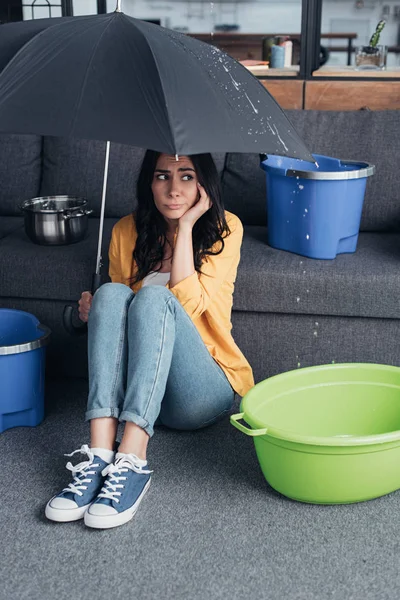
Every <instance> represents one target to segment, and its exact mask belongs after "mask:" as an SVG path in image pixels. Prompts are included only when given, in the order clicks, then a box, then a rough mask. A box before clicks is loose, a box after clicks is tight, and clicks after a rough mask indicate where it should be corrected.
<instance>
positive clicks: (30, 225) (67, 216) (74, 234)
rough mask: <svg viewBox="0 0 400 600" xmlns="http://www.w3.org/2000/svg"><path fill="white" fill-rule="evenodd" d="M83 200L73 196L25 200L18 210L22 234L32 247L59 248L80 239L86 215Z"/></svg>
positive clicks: (84, 226) (81, 238)
mask: <svg viewBox="0 0 400 600" xmlns="http://www.w3.org/2000/svg"><path fill="white" fill-rule="evenodd" d="M86 205H87V200H85V198H78V197H75V196H42V197H38V198H32V199H31V200H25V202H23V203H22V204H21V205H20V206H19V209H20V210H21V211H23V212H24V222H25V231H26V234H27V236H28V237H29V238H30V240H31V241H32V242H34V243H35V244H41V245H44V246H61V245H65V244H74V243H76V242H80V241H81V240H83V239H84V237H85V235H86V232H87V226H88V215H89V214H90V213H92V212H93V210H88V209H86V208H85V207H86Z"/></svg>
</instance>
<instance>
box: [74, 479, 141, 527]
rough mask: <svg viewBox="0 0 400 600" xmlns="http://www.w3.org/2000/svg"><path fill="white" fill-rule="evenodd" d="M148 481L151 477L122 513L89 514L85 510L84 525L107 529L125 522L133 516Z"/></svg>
mask: <svg viewBox="0 0 400 600" xmlns="http://www.w3.org/2000/svg"><path fill="white" fill-rule="evenodd" d="M150 482H151V478H150V479H149V480H148V482H147V483H146V485H145V486H144V488H143V490H142V493H141V494H140V496H139V497H138V499H137V500H136V502H135V504H134V505H133V506H131V507H130V508H127V509H126V510H124V512H122V513H115V514H114V515H91V514H90V512H88V511H86V512H85V516H84V522H85V525H87V526H88V527H93V528H95V529H109V528H111V527H118V525H124V523H127V522H128V521H130V520H131V519H132V518H133V517H134V515H135V513H136V511H137V509H138V508H139V504H140V503H141V501H142V500H143V496H144V495H145V493H146V492H147V490H148V489H149V487H150Z"/></svg>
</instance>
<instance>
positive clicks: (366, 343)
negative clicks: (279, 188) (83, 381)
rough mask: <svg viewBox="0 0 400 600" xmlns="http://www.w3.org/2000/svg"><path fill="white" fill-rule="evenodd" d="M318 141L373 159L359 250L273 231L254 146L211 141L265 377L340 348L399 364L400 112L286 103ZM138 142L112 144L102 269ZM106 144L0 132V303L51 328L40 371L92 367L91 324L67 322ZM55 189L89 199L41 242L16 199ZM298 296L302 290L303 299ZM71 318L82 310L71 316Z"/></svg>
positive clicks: (88, 271) (62, 373) (83, 267)
mask: <svg viewBox="0 0 400 600" xmlns="http://www.w3.org/2000/svg"><path fill="white" fill-rule="evenodd" d="M287 114H288V116H289V118H290V119H291V120H292V122H293V124H294V125H295V127H296V129H297V130H298V132H299V133H300V134H301V135H302V136H303V138H304V140H305V141H306V143H307V144H308V146H309V148H310V149H311V151H312V152H314V153H319V154H327V155H329V156H335V157H338V158H343V159H358V160H366V161H368V162H371V163H373V164H375V165H376V174H375V175H374V176H373V177H372V178H370V179H369V180H368V183H367V192H366V198H365V204H364V209H363V215H362V222H361V233H360V236H359V241H358V248H357V251H356V253H355V254H342V255H338V257H337V258H336V259H335V260H315V259H308V258H305V257H301V256H299V255H295V254H291V253H288V252H284V251H280V250H276V249H273V248H271V247H269V246H268V245H267V228H266V227H267V218H266V191H265V174H264V172H263V171H262V170H261V169H260V167H259V157H258V155H257V154H255V155H243V154H226V155H221V154H220V155H216V156H215V160H216V163H217V166H218V169H219V172H220V174H221V178H222V187H223V196H224V201H225V207H226V208H227V209H228V210H230V211H232V212H234V213H235V214H237V215H238V216H239V217H240V219H241V220H242V222H243V225H244V231H245V233H244V239H243V245H242V254H241V262H240V265H239V269H238V276H237V280H236V285H235V294H234V305H233V314H232V323H233V336H234V338H235V341H236V342H237V344H238V346H239V347H240V348H241V350H242V351H243V353H244V354H245V356H246V357H247V359H248V360H249V362H250V364H251V365H252V367H253V371H254V377H255V381H256V382H259V381H261V380H263V379H265V378H267V377H270V376H272V375H275V374H277V373H281V372H285V371H289V370H292V369H296V368H298V367H299V366H300V367H306V366H311V365H317V364H326V363H331V362H332V361H335V362H376V363H386V364H391V365H399V364H400V310H399V308H400V192H399V182H398V163H399V156H400V112H397V111H382V112H363V111H359V112H322V111H321V112H320V111H287ZM143 152H144V151H143V150H141V149H138V148H132V147H129V146H124V145H118V144H114V145H112V146H111V155H110V172H109V178H108V192H107V206H106V212H105V224H104V236H103V250H102V262H103V266H102V282H103V283H105V282H107V281H110V279H109V277H108V245H109V241H110V236H111V230H112V227H113V225H114V224H115V223H116V222H117V221H118V220H119V219H120V218H121V217H123V216H124V215H126V214H128V213H129V212H131V210H132V209H133V207H134V201H135V182H136V179H137V175H138V171H139V168H140V163H141V159H142V156H143ZM104 153H105V144H104V143H102V142H94V141H86V140H76V139H74V140H73V139H61V138H55V137H38V136H32V135H26V136H24V135H5V134H1V135H0V176H1V186H0V307H3V308H15V309H19V310H24V311H28V312H30V313H33V314H34V315H35V316H36V317H37V318H38V319H39V320H40V321H41V323H44V324H45V325H47V326H48V327H50V329H51V330H52V337H51V343H50V345H49V346H48V347H47V359H46V360H47V362H46V376H47V377H83V378H87V337H86V336H81V337H72V336H70V335H69V334H68V333H67V332H66V331H65V330H64V327H63V322H62V315H63V310H64V306H65V305H66V304H69V303H73V304H75V306H77V301H78V299H79V298H80V294H81V292H82V291H84V290H88V289H90V286H91V279H92V274H93V272H94V270H95V263H96V254H97V239H98V228H99V216H100V202H101V188H102V181H103V178H102V173H103V165H104ZM50 194H70V195H78V196H84V197H86V198H87V199H88V200H89V204H90V206H89V208H92V209H94V213H93V215H92V216H91V217H89V234H88V236H87V238H86V239H85V240H84V241H82V242H80V243H78V244H72V245H69V246H53V247H48V246H39V245H35V244H33V243H32V242H31V241H30V240H29V238H28V237H27V235H26V234H25V229H24V223H23V217H22V216H21V213H20V212H19V210H18V208H17V206H18V204H19V203H20V202H21V201H22V200H24V199H28V198H33V197H35V196H44V195H50ZM298 299H299V300H298ZM77 323H79V321H77Z"/></svg>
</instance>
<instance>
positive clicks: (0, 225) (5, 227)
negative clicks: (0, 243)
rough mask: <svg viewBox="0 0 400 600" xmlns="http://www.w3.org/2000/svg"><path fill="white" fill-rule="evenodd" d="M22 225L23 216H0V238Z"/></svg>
mask: <svg viewBox="0 0 400 600" xmlns="http://www.w3.org/2000/svg"><path fill="white" fill-rule="evenodd" d="M21 227H24V217H0V239H1V238H3V237H6V236H7V235H8V234H9V233H12V232H13V231H14V230H15V229H21Z"/></svg>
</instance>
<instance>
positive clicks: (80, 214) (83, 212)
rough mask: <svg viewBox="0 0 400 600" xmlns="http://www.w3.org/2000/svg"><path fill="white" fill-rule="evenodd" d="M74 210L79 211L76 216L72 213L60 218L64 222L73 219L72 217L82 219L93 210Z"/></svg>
mask: <svg viewBox="0 0 400 600" xmlns="http://www.w3.org/2000/svg"><path fill="white" fill-rule="evenodd" d="M75 210H79V212H78V213H77V214H74V213H73V212H72V213H63V215H62V218H63V219H65V220H68V219H73V218H74V217H84V216H85V215H90V214H91V213H92V212H93V210H92V209H89V210H88V209H86V208H84V209H83V210H81V209H80V208H78V209H75Z"/></svg>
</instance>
